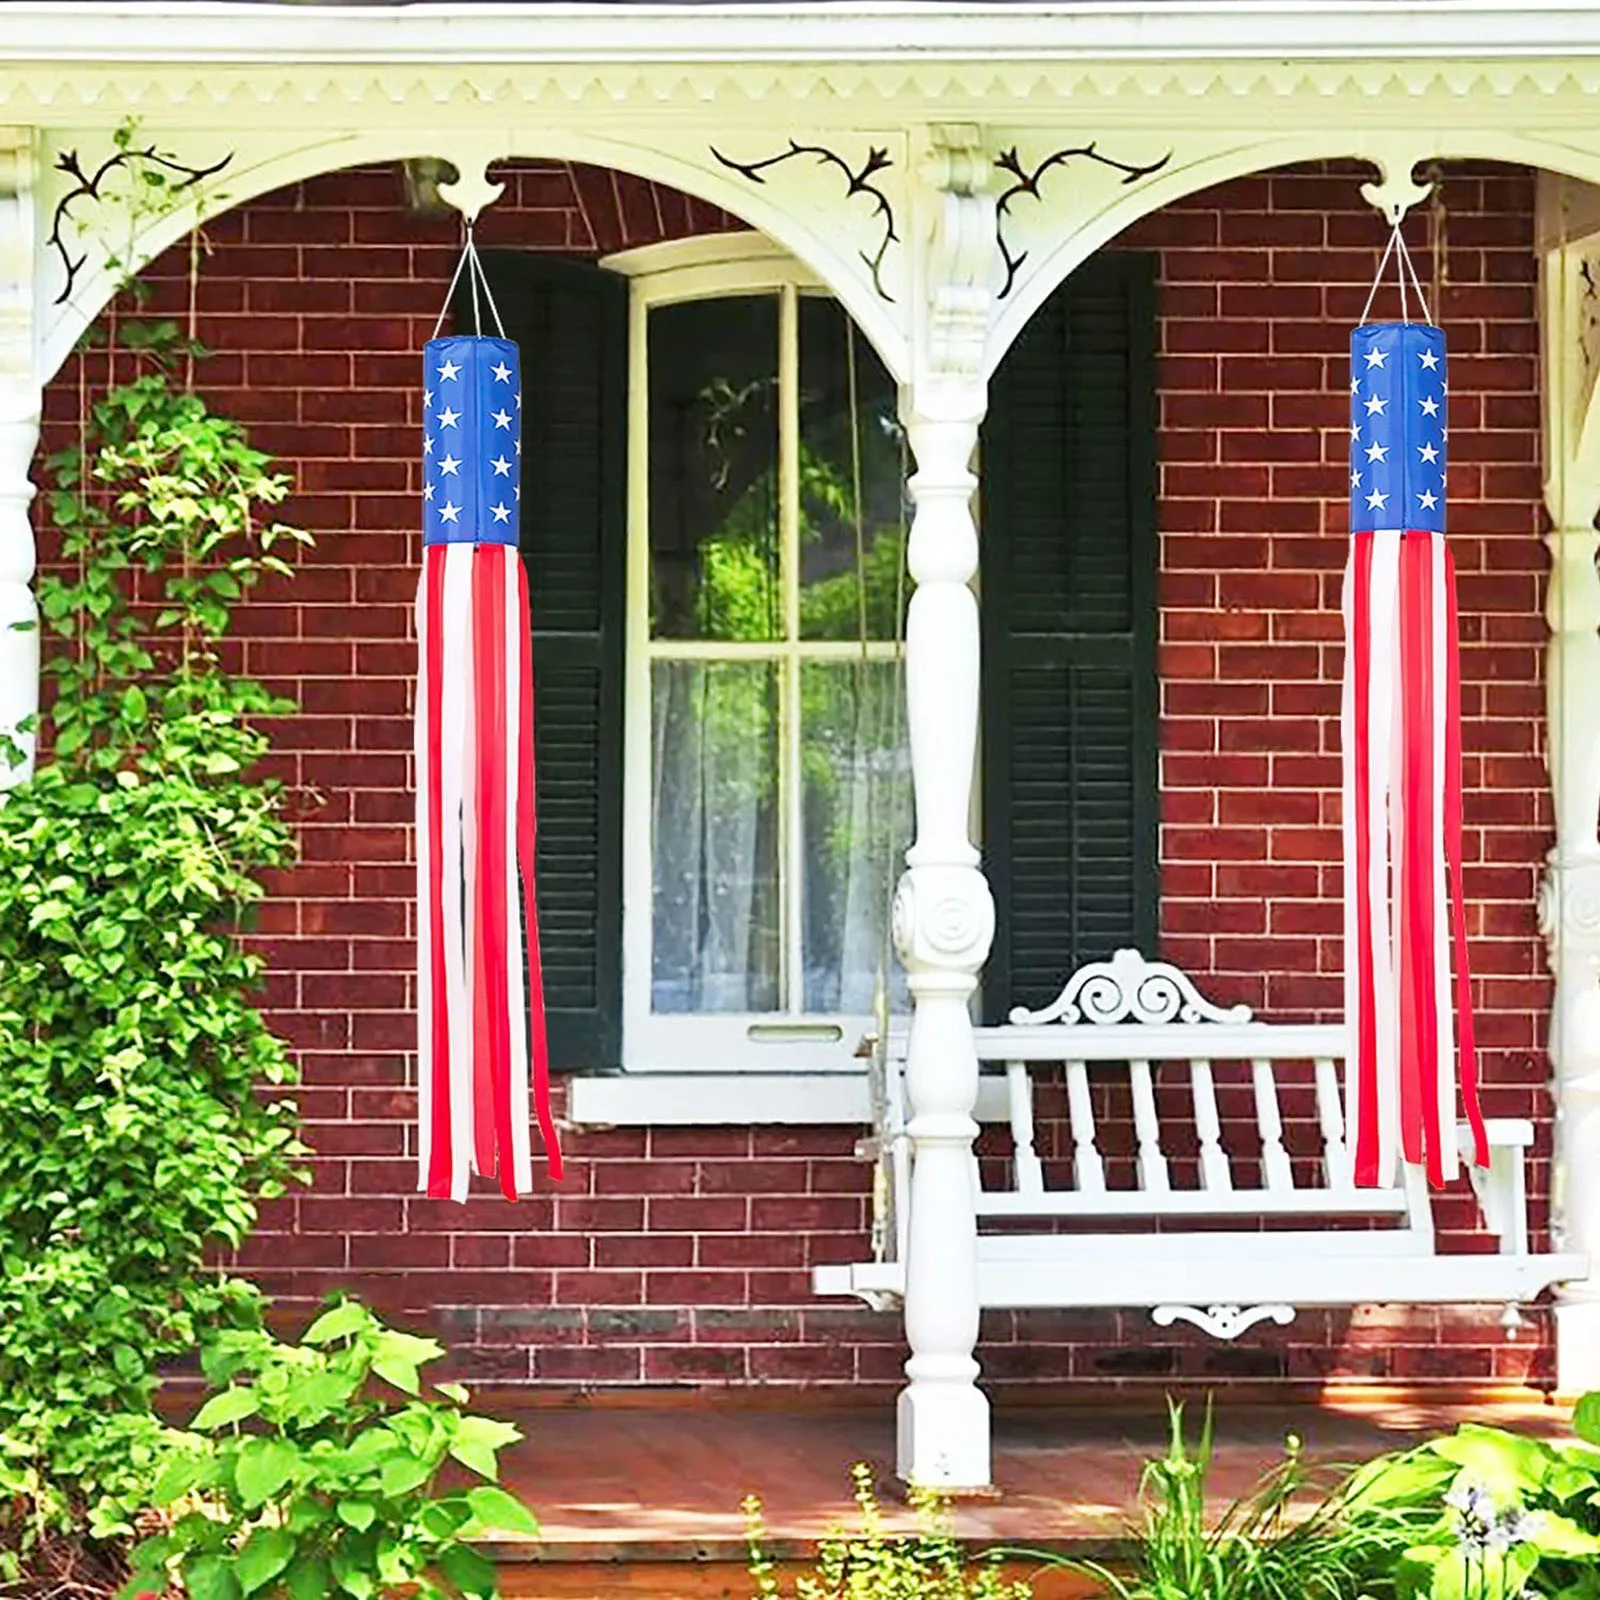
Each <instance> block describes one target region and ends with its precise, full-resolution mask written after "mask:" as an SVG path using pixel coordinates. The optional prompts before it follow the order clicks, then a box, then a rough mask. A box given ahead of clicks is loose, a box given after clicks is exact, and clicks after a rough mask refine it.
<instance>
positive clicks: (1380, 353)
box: [1367, 350, 1389, 367]
mask: <svg viewBox="0 0 1600 1600" xmlns="http://www.w3.org/2000/svg"><path fill="white" fill-rule="evenodd" d="M1388 359H1389V352H1388V351H1387V350H1369V351H1367V365H1368V366H1369V367H1381V366H1382V365H1383V364H1384V362H1385V361H1387V360H1388Z"/></svg>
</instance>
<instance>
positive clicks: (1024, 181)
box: [994, 141, 1173, 300]
mask: <svg viewBox="0 0 1600 1600" xmlns="http://www.w3.org/2000/svg"><path fill="white" fill-rule="evenodd" d="M1172 155H1173V152H1172V151H1170V150H1169V151H1168V152H1167V153H1166V154H1165V155H1164V156H1162V158H1161V159H1160V160H1159V161H1152V162H1149V163H1147V164H1145V165H1140V164H1139V163H1137V162H1132V161H1118V160H1117V159H1116V158H1115V157H1113V156H1104V155H1101V154H1100V151H1099V150H1098V148H1096V143H1095V142H1094V141H1091V142H1090V143H1088V144H1080V145H1074V146H1073V147H1072V148H1071V149H1069V150H1053V151H1051V153H1050V154H1049V155H1047V156H1046V157H1045V158H1044V160H1043V161H1041V162H1039V163H1038V165H1037V166H1035V167H1034V168H1033V170H1032V171H1031V172H1030V171H1029V170H1028V169H1027V168H1026V167H1025V166H1023V164H1022V157H1021V156H1020V155H1019V154H1018V153H1017V147H1016V146H1015V145H1012V147H1011V148H1010V149H1009V150H1007V151H1004V152H1003V153H1002V154H1000V155H998V156H996V157H995V163H994V164H995V166H997V167H998V168H999V169H1000V170H1001V171H1002V172H1009V173H1010V174H1011V176H1012V179H1013V180H1014V181H1013V183H1012V184H1011V187H1010V188H1009V189H1004V190H1002V191H1001V193H1000V197H999V199H998V200H996V201H995V215H996V221H997V227H998V231H999V237H1000V260H1001V261H1002V263H1003V264H1004V266H1005V269H1006V277H1005V282H1004V283H1003V284H1002V285H1001V286H1000V292H999V294H998V296H997V297H996V298H998V299H1001V300H1004V299H1005V297H1006V296H1007V295H1008V294H1010V293H1011V286H1012V284H1014V283H1015V282H1016V278H1017V273H1018V272H1019V271H1020V270H1021V268H1022V263H1023V262H1024V261H1026V260H1027V259H1028V252H1027V251H1026V250H1019V251H1017V252H1015V253H1013V252H1012V250H1011V247H1010V246H1009V245H1008V244H1007V243H1006V217H1007V216H1008V215H1009V214H1010V211H1011V202H1012V201H1013V200H1015V199H1016V198H1017V197H1018V196H1019V195H1027V196H1028V198H1029V199H1031V200H1037V199H1039V198H1040V185H1041V183H1042V181H1043V179H1044V176H1045V174H1046V173H1047V172H1049V171H1051V170H1052V169H1053V168H1055V167H1064V166H1066V165H1067V164H1068V163H1069V162H1073V161H1078V160H1084V161H1093V162H1095V163H1097V164H1098V165H1100V166H1102V167H1110V168H1111V169H1112V170H1113V171H1114V172H1120V173H1121V174H1122V175H1123V176H1122V181H1123V184H1124V185H1127V184H1130V183H1137V182H1138V181H1139V179H1140V178H1148V177H1149V176H1150V175H1151V174H1152V173H1155V172H1159V171H1160V170H1161V169H1162V168H1163V167H1164V166H1166V164H1167V163H1168V162H1169V161H1170V160H1171V159H1172Z"/></svg>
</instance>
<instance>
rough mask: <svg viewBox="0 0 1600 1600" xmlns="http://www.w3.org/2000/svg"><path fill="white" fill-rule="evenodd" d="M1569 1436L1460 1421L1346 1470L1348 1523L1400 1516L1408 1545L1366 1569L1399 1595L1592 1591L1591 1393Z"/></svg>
mask: <svg viewBox="0 0 1600 1600" xmlns="http://www.w3.org/2000/svg"><path fill="white" fill-rule="evenodd" d="M1573 1427H1574V1430H1575V1431H1576V1433H1577V1435H1578V1437H1577V1438H1576V1439H1567V1440H1544V1439H1534V1438H1529V1437H1528V1436H1526V1435H1524V1434H1520V1433H1516V1432H1513V1431H1511V1430H1509V1429H1505V1428H1487V1427H1482V1426H1479V1425H1476V1424H1472V1423H1467V1424H1463V1425H1462V1426H1461V1427H1459V1428H1457V1429H1456V1431H1455V1432H1454V1433H1452V1434H1446V1435H1444V1436H1443V1437H1441V1438H1437V1439H1430V1440H1429V1441H1428V1442H1427V1443H1426V1444H1423V1445H1419V1446H1418V1447H1417V1448H1416V1449H1414V1450H1408V1451H1405V1452H1404V1453H1402V1454H1399V1455H1391V1456H1383V1457H1380V1458H1379V1459H1378V1460H1376V1461H1372V1462H1369V1463H1368V1464H1367V1465H1366V1466H1365V1467H1363V1468H1361V1469H1360V1471H1358V1472H1357V1473H1356V1474H1355V1475H1354V1477H1353V1478H1352V1479H1351V1481H1350V1483H1349V1485H1348V1487H1347V1489H1346V1491H1345V1494H1344V1515H1345V1516H1346V1518H1347V1519H1348V1520H1350V1521H1351V1522H1352V1523H1353V1524H1354V1525H1356V1526H1362V1525H1368V1526H1370V1525H1377V1526H1380V1527H1392V1526H1395V1525H1397V1524H1398V1525H1400V1526H1404V1527H1405V1528H1406V1529H1407V1530H1408V1532H1409V1538H1408V1540H1407V1542H1406V1546H1405V1548H1404V1549H1403V1550H1402V1551H1400V1552H1398V1553H1397V1555H1398V1559H1397V1560H1396V1561H1395V1562H1394V1563H1393V1565H1392V1567H1391V1568H1390V1569H1389V1570H1388V1571H1378V1572H1374V1573H1373V1574H1372V1575H1371V1578H1370V1580H1369V1583H1368V1588H1369V1590H1370V1591H1371V1592H1372V1593H1373V1594H1374V1595H1380V1594H1381V1595H1391V1594H1392V1595H1395V1596H1397V1597H1399V1600H1410V1597H1413V1596H1427V1597H1428V1600H1513V1597H1516V1596H1520V1595H1547V1596H1551V1597H1552V1600H1600V1394H1592V1395H1588V1396H1586V1397H1585V1398H1584V1399H1583V1400H1581V1401H1580V1402H1579V1403H1578V1405H1577V1407H1576V1409H1575V1411H1574V1413H1573Z"/></svg>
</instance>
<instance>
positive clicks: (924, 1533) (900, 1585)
mask: <svg viewBox="0 0 1600 1600" xmlns="http://www.w3.org/2000/svg"><path fill="white" fill-rule="evenodd" d="M850 1476H851V1479H852V1481H853V1483H854V1486H855V1501H856V1507H857V1513H858V1518H859V1527H858V1530H857V1531H856V1532H855V1533H853V1534H845V1533H842V1532H841V1533H837V1534H834V1535H832V1536H831V1537H829V1538H827V1539H824V1540H822V1541H821V1543H820V1546H819V1549H818V1554H817V1563H816V1569H815V1571H814V1572H812V1573H810V1574H807V1575H803V1576H801V1577H800V1578H799V1579H798V1580H797V1581H796V1583H795V1590H794V1592H795V1597H796V1600H1029V1595H1030V1594H1031V1590H1030V1589H1029V1587H1028V1585H1027V1584H1026V1583H1021V1582H1016V1581H1010V1582H1008V1581H1007V1580H1006V1579H1005V1578H1004V1577H1003V1576H1002V1574H1001V1570H1000V1565H999V1561H1000V1558H999V1556H998V1555H994V1556H978V1557H974V1556H970V1555H969V1554H968V1553H967V1552H966V1550H965V1549H963V1547H962V1545H961V1542H960V1541H959V1540H958V1539H957V1538H956V1536H955V1533H954V1531H953V1529H952V1528H951V1525H950V1518H949V1507H948V1504H947V1503H946V1502H945V1501H944V1500H943V1499H941V1498H940V1496H938V1495H937V1494H933V1493H926V1492H913V1494H912V1497H911V1503H912V1506H913V1508H914V1509H915V1511H916V1513H917V1523H918V1530H917V1532H916V1533H915V1534H912V1535H909V1536H906V1535H900V1534H891V1533H889V1532H888V1530H887V1529H886V1528H885V1527H884V1524H883V1516H882V1513H881V1512H880V1511H879V1509H878V1501H877V1496H876V1494H875V1493H874V1491H873V1486H872V1470H871V1468H869V1467H867V1466H865V1465H862V1464H857V1465H856V1466H854V1467H852V1468H851V1471H850ZM744 1513H745V1525H746V1529H747V1533H748V1537H749V1544H750V1576H751V1578H752V1579H753V1580H754V1581H755V1585H756V1594H757V1596H758V1597H759V1600H781V1596H782V1593H783V1591H782V1587H781V1585H780V1583H779V1581H778V1577H777V1573H776V1570H775V1569H774V1566H773V1563H772V1562H771V1561H770V1560H769V1559H768V1557H767V1555H766V1554H765V1550H764V1540H765V1537H766V1534H765V1530H764V1528H763V1526H762V1522H761V1502H760V1501H759V1500H758V1499H756V1498H755V1496H754V1495H752V1496H751V1497H750V1498H749V1499H747V1500H746V1501H745V1503H744Z"/></svg>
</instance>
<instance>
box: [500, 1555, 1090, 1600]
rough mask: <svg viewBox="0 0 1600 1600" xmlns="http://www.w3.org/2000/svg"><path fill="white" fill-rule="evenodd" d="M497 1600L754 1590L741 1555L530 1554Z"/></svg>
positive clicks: (1016, 1565) (1036, 1585)
mask: <svg viewBox="0 0 1600 1600" xmlns="http://www.w3.org/2000/svg"><path fill="white" fill-rule="evenodd" d="M496 1564H497V1566H498V1568H499V1573H500V1594H501V1596H502V1600H751V1596H752V1595H753V1594H754V1592H755V1585H754V1583H753V1581H752V1579H751V1577H750V1573H749V1571H748V1569H747V1568H746V1566H745V1561H744V1558H743V1557H742V1556H740V1557H738V1558H737V1559H722V1558H719V1557H715V1556H711V1557H701V1556H695V1555H693V1554H688V1553H686V1554H684V1555H683V1556H681V1557H679V1558H677V1559H674V1560H661V1559H652V1560H636V1559H633V1558H630V1557H626V1556H619V1557H617V1558H614V1559H611V1560H596V1559H594V1558H592V1557H591V1558H588V1559H571V1560H568V1559H562V1558H560V1557H555V1558H552V1557H550V1556H549V1554H548V1553H546V1554H545V1555H544V1556H542V1557H539V1558H535V1557H534V1556H533V1555H532V1554H531V1553H530V1554H529V1555H528V1556H525V1557H522V1558H518V1557H515V1556H502V1557H501V1558H500V1559H499V1561H498V1562H497V1563H496ZM808 1570H810V1567H809V1564H808V1563H806V1562H803V1561H780V1562H776V1563H775V1564H774V1573H775V1576H776V1577H777V1579H778V1582H779V1584H780V1586H781V1587H782V1589H783V1592H784V1593H785V1594H793V1593H794V1585H795V1580H796V1578H797V1577H798V1576H800V1575H801V1574H803V1573H805V1572H807V1571H808ZM1002 1570H1003V1571H1004V1573H1005V1575H1006V1577H1008V1578H1027V1579H1029V1580H1030V1581H1031V1583H1032V1585H1033V1593H1034V1600H1087V1597H1089V1596H1092V1595H1095V1594H1098V1593H1099V1592H1100V1591H1099V1589H1098V1587H1097V1586H1096V1585H1095V1584H1094V1583H1093V1582H1092V1581H1091V1580H1090V1579H1088V1578H1086V1577H1081V1576H1079V1575H1077V1574H1075V1573H1070V1572H1062V1571H1046V1572H1040V1571H1039V1570H1038V1569H1037V1567H1036V1566H1035V1564H1033V1563H1026V1562H1007V1563H1006V1564H1005V1566H1004V1568H1003V1569H1002Z"/></svg>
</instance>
